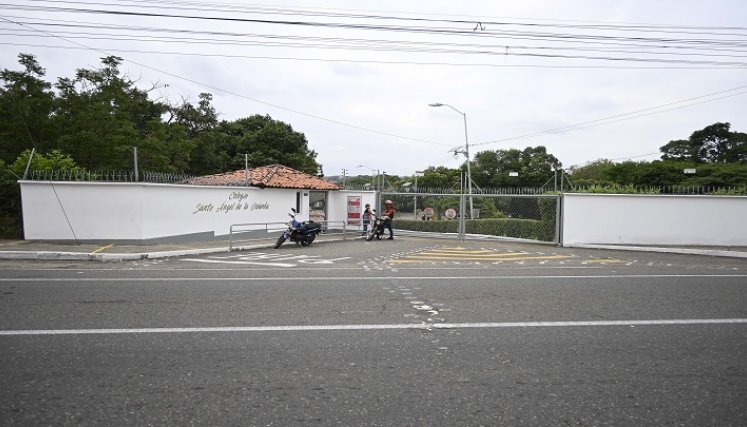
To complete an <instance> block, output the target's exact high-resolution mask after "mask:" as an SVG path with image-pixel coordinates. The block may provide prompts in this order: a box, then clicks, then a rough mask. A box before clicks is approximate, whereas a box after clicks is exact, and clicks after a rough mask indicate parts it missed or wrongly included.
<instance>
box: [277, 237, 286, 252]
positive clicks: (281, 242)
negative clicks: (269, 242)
mask: <svg viewBox="0 0 747 427" xmlns="http://www.w3.org/2000/svg"><path fill="white" fill-rule="evenodd" d="M285 239H286V237H285V234H282V235H280V237H278V241H277V242H275V249H277V248H279V247H280V245H282V244H283V242H285Z"/></svg>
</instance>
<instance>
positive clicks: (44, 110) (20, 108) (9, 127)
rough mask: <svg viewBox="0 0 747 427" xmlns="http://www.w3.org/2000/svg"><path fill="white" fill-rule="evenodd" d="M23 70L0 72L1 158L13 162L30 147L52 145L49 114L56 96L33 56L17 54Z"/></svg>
mask: <svg viewBox="0 0 747 427" xmlns="http://www.w3.org/2000/svg"><path fill="white" fill-rule="evenodd" d="M18 62H19V64H20V65H21V66H22V67H23V70H22V71H12V70H8V69H3V70H2V71H0V81H1V82H2V87H0V117H2V120H0V160H3V161H5V162H6V163H12V162H13V161H14V160H15V159H16V158H17V157H18V155H19V154H21V152H22V151H23V150H25V149H27V148H30V147H34V146H35V147H36V148H37V150H43V151H44V150H48V149H51V148H54V147H55V136H54V135H53V132H52V123H51V116H52V113H53V111H54V102H55V96H54V93H53V92H52V91H51V87H52V85H51V84H50V83H48V82H46V81H44V80H43V79H42V78H43V77H44V74H45V70H44V68H42V67H41V66H40V65H39V63H38V62H37V61H36V58H35V57H34V56H32V55H26V54H20V55H18Z"/></svg>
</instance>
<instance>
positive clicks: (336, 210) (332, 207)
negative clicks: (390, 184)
mask: <svg viewBox="0 0 747 427" xmlns="http://www.w3.org/2000/svg"><path fill="white" fill-rule="evenodd" d="M348 196H360V197H361V212H362V211H363V207H364V206H366V203H369V204H371V208H373V209H376V192H375V191H356V190H340V191H330V192H329V195H328V196H327V201H328V203H327V219H328V220H329V221H347V219H348V211H347V205H348ZM351 227H354V228H355V227H358V228H360V229H361V230H362V229H363V228H362V226H361V225H357V226H356V225H353V226H351Z"/></svg>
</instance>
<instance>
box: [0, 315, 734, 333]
mask: <svg viewBox="0 0 747 427" xmlns="http://www.w3.org/2000/svg"><path fill="white" fill-rule="evenodd" d="M723 324H747V319H739V318H737V319H671V320H598V321H560V322H500V323H493V322H489V323H412V324H410V323H405V324H392V325H297V326H232V327H212V328H135V329H29V330H15V331H14V330H9V331H0V336H27V335H95V334H156V333H201V332H208V333H214V332H294V331H364V330H387V329H423V330H430V329H466V328H473V329H480V328H481V329H495V328H553V327H594V326H597V327H598V326H664V325H723Z"/></svg>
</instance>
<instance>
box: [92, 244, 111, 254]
mask: <svg viewBox="0 0 747 427" xmlns="http://www.w3.org/2000/svg"><path fill="white" fill-rule="evenodd" d="M112 246H114V243H109V244H108V245H105V246H102V247H100V248H98V249H96V250H95V251H93V252H91V254H97V253H99V252H102V251H105V250H107V249H109V248H111V247H112Z"/></svg>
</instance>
